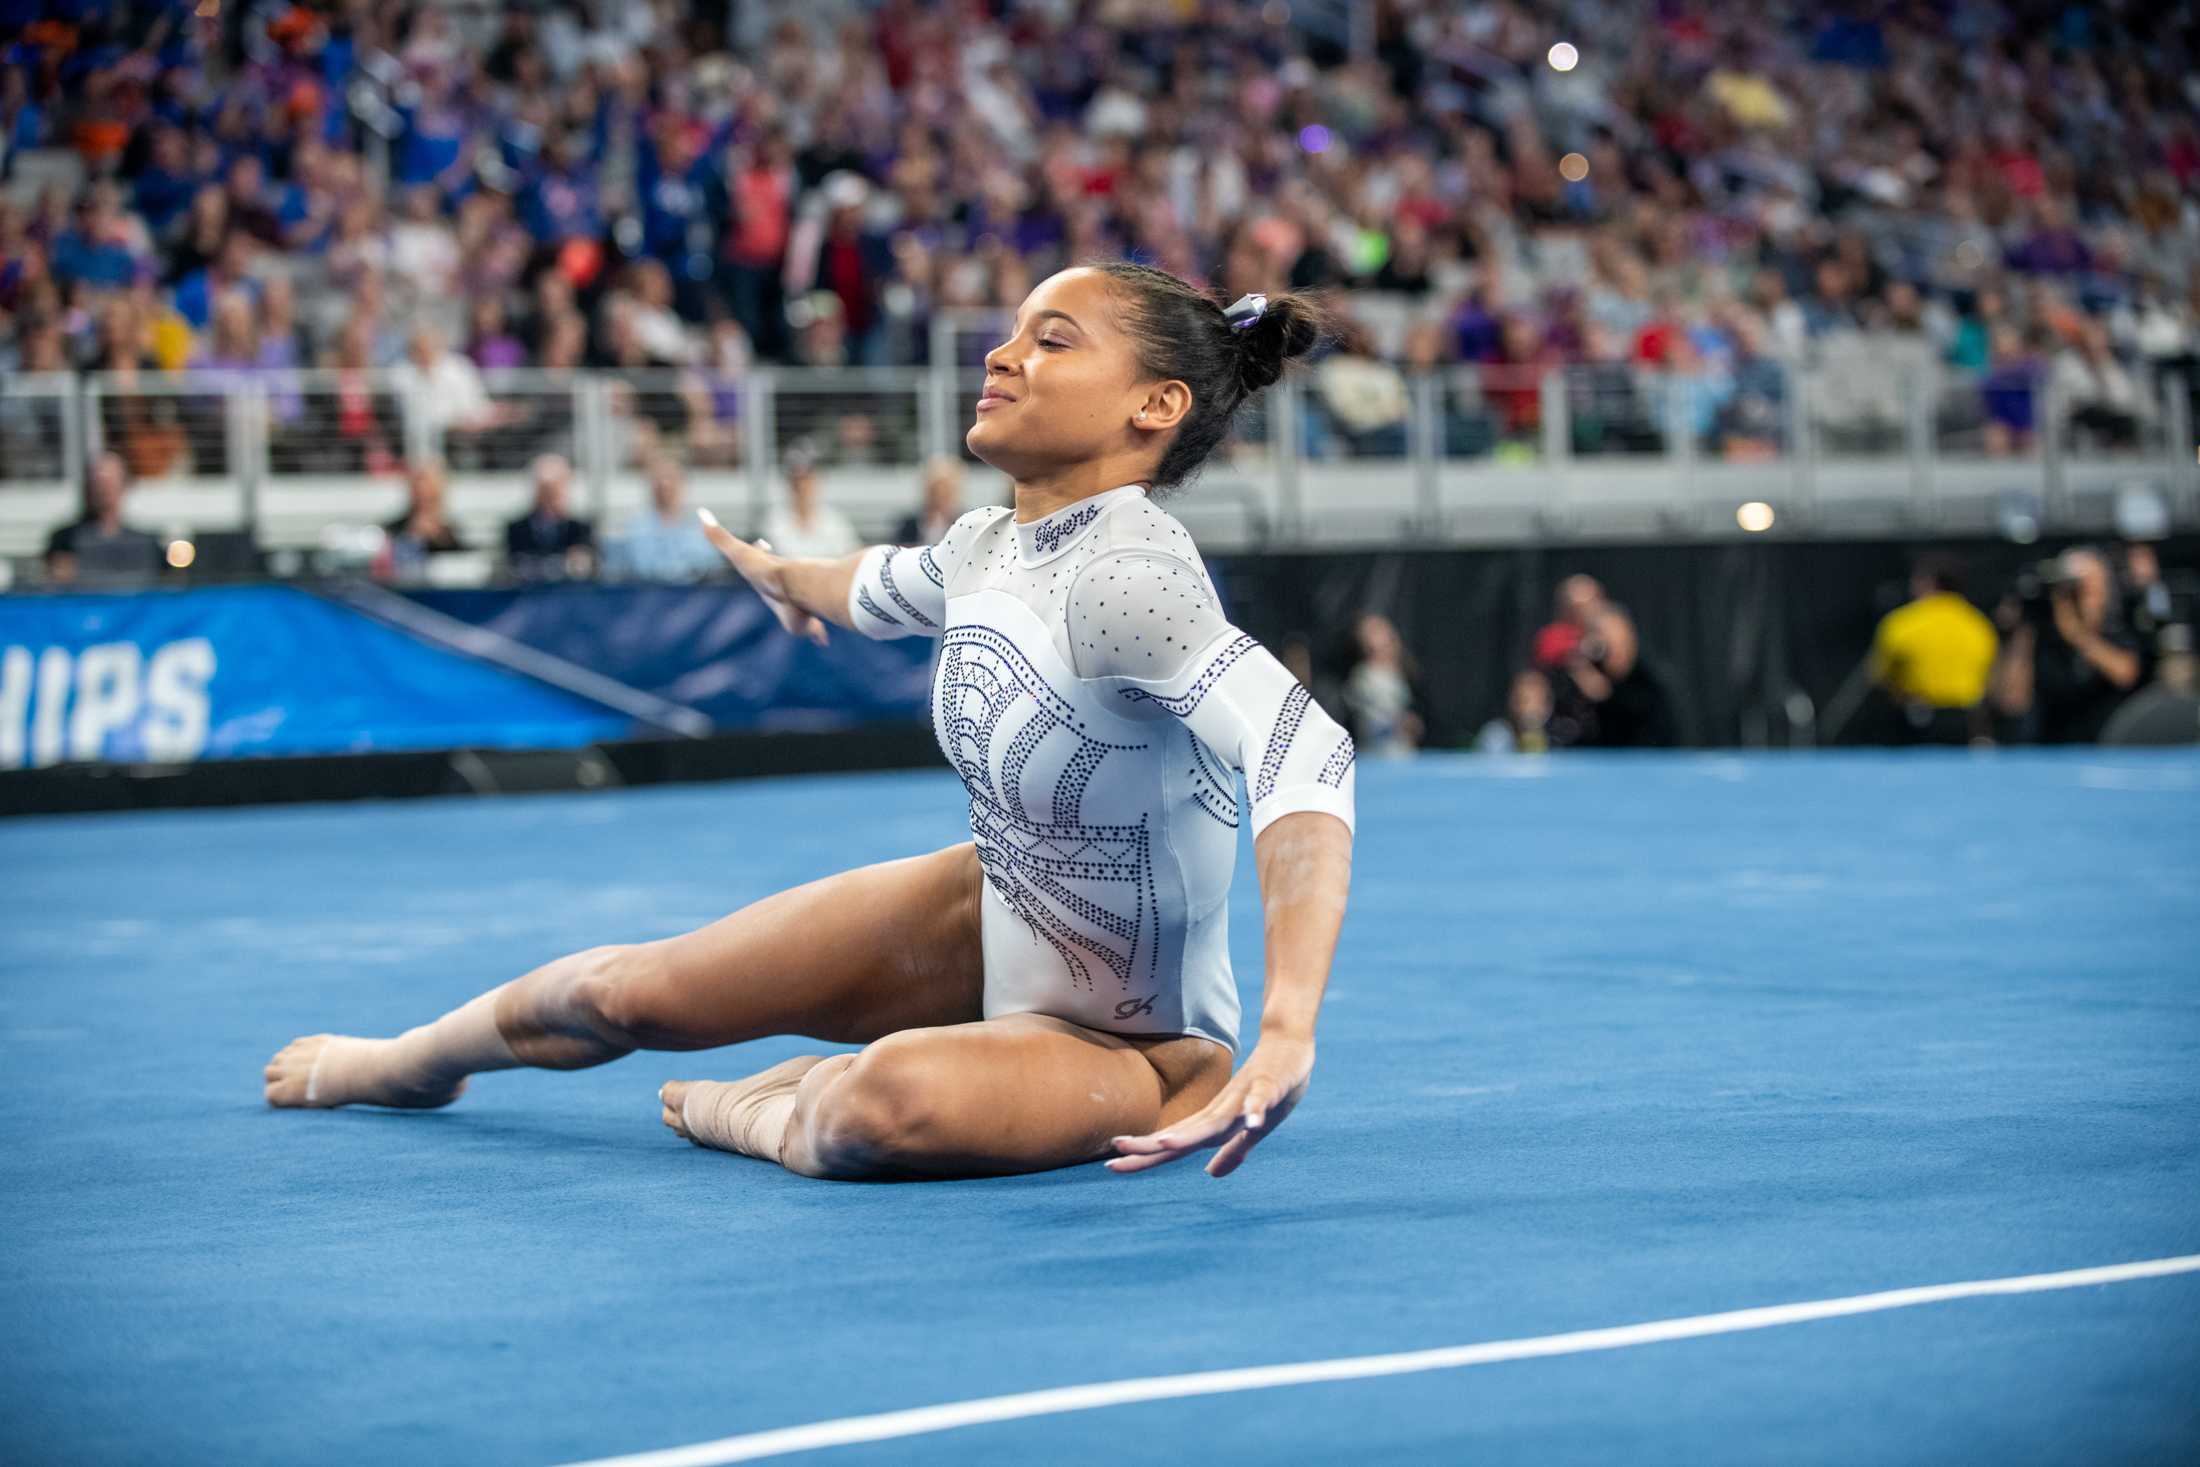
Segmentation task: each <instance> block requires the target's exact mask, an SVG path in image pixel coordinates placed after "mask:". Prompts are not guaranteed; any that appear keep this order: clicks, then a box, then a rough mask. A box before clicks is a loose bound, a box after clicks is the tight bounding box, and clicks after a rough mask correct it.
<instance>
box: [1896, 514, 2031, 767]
mask: <svg viewBox="0 0 2200 1467" xmlns="http://www.w3.org/2000/svg"><path fill="white" fill-rule="evenodd" d="M1999 648H2000V638H1998V637H1997V636H1995V634H1994V624H1993V623H1992V622H1991V621H1989V620H1988V619H1987V618H1986V616H1985V615H1984V613H1982V612H1980V611H1979V609H1978V608H1977V607H1975V606H1973V605H1972V604H1971V603H1970V602H1969V601H1967V600H1965V599H1964V596H1963V571H1962V567H1961V566H1960V565H1959V564H1958V563H1957V562H1956V561H1955V560H1953V559H1952V558H1950V557H1947V556H1938V555H1928V556H1923V557H1921V558H1920V559H1919V560H1918V562H1917V566H1916V568H1915V569H1914V570H1912V571H1911V572H1910V600H1909V602H1908V603H1907V604H1905V605H1903V606H1900V607H1897V608H1896V609H1895V610H1893V611H1890V612H1888V613H1887V615H1886V616H1885V617H1883V618H1882V619H1881V620H1880V623H1879V630H1878V632H1877V633H1876V634H1875V635H1874V636H1873V638H1872V651H1871V674H1872V681H1873V682H1874V683H1875V684H1877V686H1878V689H1879V692H1880V695H1881V697H1882V698H1883V699H1884V700H1885V705H1884V708H1885V712H1886V714H1887V715H1889V716H1887V717H1884V718H1882V719H1881V720H1880V722H1881V723H1882V725H1883V731H1884V734H1885V737H1886V738H1887V739H1888V741H1890V742H1895V743H1904V744H1966V743H1970V742H1972V741H1974V740H1976V739H1980V738H1983V737H1985V736H1986V733H1987V729H1986V725H1985V721H1984V717H1983V714H1984V708H1983V704H1984V701H1985V698H1986V684H1987V678H1988V676H1989V675H1990V674H1991V673H1992V671H1993V667H1994V656H1995V653H1996V652H1997V651H1998V650H1999Z"/></svg>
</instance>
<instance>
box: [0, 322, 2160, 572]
mask: <svg viewBox="0 0 2200 1467" xmlns="http://www.w3.org/2000/svg"><path fill="white" fill-rule="evenodd" d="M1003 324H1004V322H1003V318H1002V317H1000V316H999V315H997V314H994V313H977V314H971V315H960V316H946V315H943V316H941V317H940V318H938V319H936V320H935V321H934V322H933V325H932V337H931V343H930V344H931V347H932V356H933V360H934V362H935V363H936V365H935V366H932V367H906V368H848V369H839V370H808V369H796V368H773V369H756V370H751V371H747V372H742V373H719V372H711V371H703V370H648V371H590V372H569V373H555V372H538V371H507V372H488V373H482V374H478V376H474V375H473V374H470V373H465V372H461V373H460V374H459V378H460V380H462V381H463V380H467V379H469V378H470V379H471V381H472V382H473V383H475V384H478V385H477V386H469V387H468V388H467V390H465V391H462V392H453V391H451V390H449V388H448V383H447V381H446V379H444V378H441V377H434V378H429V379H425V380H424V379H423V378H422V376H421V374H419V373H417V372H415V371H413V370H411V369H410V368H407V367H399V368H395V369H382V370H358V371H340V370H317V371H297V372H274V371H268V372H257V371H244V370H214V371H200V372H182V373H153V372H135V373H89V374H85V375H82V376H75V375H70V374H45V375H32V374H22V375H16V376H12V377H8V378H5V379H0V554H7V555H24V554H28V553H30V552H32V551H33V550H35V549H36V548H37V546H38V545H39V544H41V543H43V538H44V535H45V534H46V533H47V532H48V531H50V530H51V528H52V527H53V526H54V525H56V524H58V523H60V522H61V521H63V520H64V519H66V518H68V517H69V516H70V514H72V513H73V511H74V508H75V503H76V488H75V486H76V485H78V484H79V483H80V482H81V479H82V475H83V470H84V466H85V465H86V463H88V462H89V460H90V458H91V456H92V455H94V454H97V453H99V452H102V451H105V450H109V449H112V450H113V451H115V452H116V453H119V454H120V455H121V456H122V457H123V459H124V460H125V461H126V463H127V464H128V465H129V468H130V470H131V473H132V475H133V477H134V479H135V480H136V482H137V484H138V489H137V491H136V493H135V496H134V500H133V504H134V507H135V509H136V511H137V512H138V513H139V514H140V516H141V517H142V518H143V519H144V520H145V522H146V523H147V525H148V527H152V526H153V525H156V524H158V525H174V526H178V527H184V526H189V527H196V528H202V529H214V528H227V529H238V530H248V531H251V532H252V533H253V534H254V535H255V537H256V538H257V539H258V541H259V543H261V544H263V545H265V546H268V547H270V548H277V547H282V546H310V545H312V544H314V543H316V542H317V541H318V540H319V539H320V538H321V537H322V536H323V534H324V532H325V531H326V529H327V527H328V526H329V525H331V524H342V523H380V522H382V521H383V520H386V519H388V518H389V517H390V516H392V515H394V514H395V513H396V512H397V509H398V507H399V505H400V504H401V502H402V497H403V489H402V476H401V470H402V468H403V465H404V464H405V462H406V461H407V460H410V459H415V458H419V457H421V456H423V455H435V456H438V457H440V458H442V459H443V460H444V461H445V463H446V464H447V465H448V468H449V472H450V481H451V486H452V488H451V501H452V508H453V511H454V514H455V516H456V517H457V518H459V519H460V520H461V521H470V522H472V523H473V524H475V525H478V526H480V527H482V528H485V529H493V528H494V522H495V521H499V520H501V519H503V518H506V517H509V516H510V515H512V514H515V513H517V512H518V510H519V508H520V506H521V505H523V504H524V503H525V498H526V472H527V468H528V464H529V462H530V460H532V459H533V458H534V457H535V456H536V455H537V454H541V453H558V454H562V455H564V456H565V457H567V458H568V459H569V460H570V461H571V462H572V464H573V466H574V469H575V473H576V476H577V479H578V483H579V485H580V494H579V496H578V501H579V505H580V508H581V510H582V511H583V512H584V513H589V514H593V515H596V516H599V517H601V516H618V515H621V514H623V513H627V512H630V511H633V510H635V509H638V508H639V506H640V505H641V504H642V503H643V502H644V496H645V492H646V491H645V489H644V483H645V475H646V471H647V469H648V467H649V465H650V463H651V461H652V459H653V457H654V456H655V455H657V454H660V453H662V454H667V455H670V456H671V457H673V458H674V459H676V460H678V461H679V462H681V463H682V464H684V465H685V466H686V467H687V470H688V474H689V479H690V483H691V485H692V489H693V494H694V497H695V498H696V499H697V501H698V502H700V503H704V504H708V505H710V506H711V507H712V508H713V509H715V510H716V511H717V512H719V513H720V515H721V516H722V517H726V518H728V519H729V521H732V522H736V523H747V524H752V525H753V524H754V523H755V522H756V521H757V520H759V519H760V518H761V517H762V515H763V513H764V512H765V510H766V509H767V508H768V507H769V506H770V504H771V503H772V502H773V499H774V497H775V496H776V495H777V494H778V493H779V492H780V490H779V482H780V477H779V466H780V464H781V463H782V462H783V459H784V457H785V455H786V454H787V452H788V451H789V450H790V449H791V448H793V447H794V445H795V444H797V443H798V442H799V443H801V444H803V445H804V446H805V447H806V448H807V449H808V451H809V452H810V453H811V454H812V455H813V456H814V458H815V459H816V461H817V462H818V463H819V464H820V466H821V467H822V469H823V471H824V482H825V486H826V494H827V497H828V499H829V500H830V501H832V502H833V503H835V504H836V505H837V506H838V507H839V508H841V509H842V510H843V511H844V512H846V513H848V514H849V515H850V516H851V518H853V519H854V520H855V521H856V523H857V525H858V528H859V529H861V530H863V531H864V532H865V533H866V534H878V535H883V534H885V533H887V532H888V530H889V529H890V528H891V527H892V525H893V524H894V523H895V522H896V521H897V520H898V519H899V518H900V517H901V516H903V515H904V514H906V513H908V512H909V511H910V510H911V509H912V508H913V507H914V503H915V499H916V489H917V473H918V471H919V469H920V467H921V465H922V464H923V463H924V461H925V460H926V459H927V458H928V457H930V456H932V455H935V454H948V455H959V456H961V457H962V458H963V459H965V461H966V462H969V463H971V464H972V465H973V466H974V467H977V466H976V461H975V459H974V458H972V456H971V455H970V454H969V453H968V450H967V449H966V448H965V447H964V446H963V442H962V437H963V433H964V431H965V429H966V428H967V425H968V424H969V423H970V422H971V420H972V416H973V406H974V403H975V401H976V398H977V395H978V392H979V390H980V386H981V383H982V378H983V370H982V366H981V363H982V361H983V357H984V353H985V351H986V349H987V348H989V347H990V346H991V345H992V344H993V343H994V342H995V341H996V340H997V339H998V334H999V332H1000V331H1001V330H1002V327H1003ZM2058 380H2059V379H2058V378H2057V377H2056V376H2055V375H2053V374H2049V373H2046V372H2043V371H2038V370H2019V369H2011V368H2003V369H1998V370H1996V371H1993V372H1989V373H1986V374H1979V375H1965V374H1961V373H1957V372H1954V371H1951V370H1949V369H1946V368H1944V367H1941V366H1940V365H1939V364H1937V363H1934V362H1931V361H1923V360H1906V361H1905V360H1884V359H1879V358H1874V357H1872V356H1870V355H1869V354H1854V353H1852V354H1850V355H1847V356H1840V357H1832V358H1829V359H1827V360H1825V361H1822V362H1820V363H1818V364H1815V365H1813V366H1811V367H1809V368H1798V367H1795V366H1791V365H1787V364H1783V363H1778V362H1773V361H1769V360H1759V361H1754V362H1748V363H1744V364H1741V365H1739V366H1732V367H1727V368H1722V369H1721V370H1719V371H1716V372H1701V373H1671V372H1657V371H1648V370H1644V369H1641V368H1638V367H1636V366H1633V365H1630V364H1625V363H1609V364H1595V365H1588V366H1562V367H1548V368H1545V367H1506V366H1479V367H1476V366H1466V367H1448V368H1443V369H1439V370H1436V371H1430V372H1424V373H1415V372H1409V371H1405V370H1402V369H1400V368H1397V367H1395V366H1391V365H1388V364H1386V363H1382V362H1378V361H1374V360H1372V359H1353V358H1343V357H1331V358H1328V359H1327V360H1325V361H1323V362H1321V363H1319V364H1317V365H1316V366H1315V367H1314V368H1313V369H1312V370H1310V371H1308V372H1306V373H1304V374H1301V375H1297V376H1294V377H1293V378H1291V379H1287V380H1286V381H1285V382H1284V383H1282V384H1280V385H1279V386H1278V387H1277V388H1276V389H1275V390H1274V391H1272V392H1271V393H1269V394H1268V395H1267V396H1265V397H1264V398H1263V399H1261V400H1260V401H1259V402H1257V403H1255V404H1253V405H1252V406H1251V407H1249V408H1248V409H1247V410H1246V411H1245V412H1244V413H1243V414H1242V415H1241V417H1240V419H1239V421H1238V423H1237V425H1236V429H1235V431H1234V433H1233V435H1232V437H1231V439H1230V440H1229V441H1228V442H1227V443H1226V444H1225V445H1224V447H1223V449H1222V450H1221V451H1220V452H1219V453H1218V454H1217V456H1216V458H1215V460H1214V461H1213V462H1212V463H1211V464H1210V465H1209V467H1208V469H1207V471H1206V474H1205V476H1204V478H1203V481H1202V485H1201V488H1200V490H1199V491H1198V492H1196V493H1193V494H1190V495H1186V496H1184V497H1183V498H1182V499H1180V500H1179V501H1177V504H1176V509H1177V512H1178V513H1179V514H1181V515H1182V516H1183V517H1184V518H1185V519H1186V520H1187V521H1188V522H1190V523H1191V524H1192V526H1193V529H1194V531H1195V533H1199V534H1201V535H1202V537H1203V538H1211V539H1212V540H1213V541H1214V542H1215V543H1216V544H1218V545H1220V546H1239V545H1250V544H1299V543H1336V542H1339V541H1351V542H1362V543H1473V542H1478V541H1479V542H1487V541H1502V540H1507V539H1517V538H1525V537H1550V536H1566V535H1573V534H1598V535H1613V534H1619V535H1624V534H1632V533H1654V534H1677V535H1711V534H1731V533H1735V532H1736V522H1735V510H1736V507H1737V506H1739V505H1741V504H1743V503H1745V502H1749V501H1762V502H1764V503H1766V504H1768V505H1770V506H1772V508H1773V509H1774V510H1775V511H1776V518H1777V522H1778V523H1779V525H1780V528H1781V529H1782V530H1783V531H1799V532H1803V533H1880V532H1895V533H1903V532H1914V533H1922V534H1936V533H1956V532H1963V531H1966V530H1990V529H1992V528H1993V527H1994V525H1995V524H1996V522H1997V517H2002V516H2005V515H2006V513H2007V510H2008V506H2009V504H2010V503H2011V502H2012V501H2013V500H2021V501H2023V502H2024V503H2025V504H2026V505H2028V506H2029V507H2030V508H2029V510H2028V513H2029V514H2030V515H2031V518H2032V520H2033V521H2034V522H2035V523H2036V524H2037V525H2038V527H2039V528H2040V529H2041V530H2043V531H2049V532H2052V531H2057V530H2064V529H2069V530H2085V531H2091V530H2094V529H2097V528H2100V527H2101V525H2102V524H2103V523H2105V517H2106V516H2107V515H2108V513H2109V508H2110V506H2111V505H2112V502H2113V501H2114V500H2115V499H2116V497H2117V496H2119V495H2126V496H2128V495H2129V494H2131V493H2134V492H2141V493H2152V494H2154V495H2157V496H2158V497H2159V498H2160V500H2161V502H2162V504H2163V505H2164V506H2165V507H2166V508H2167V509H2168V510H2169V512H2170V515H2171V518H2172V520H2173V521H2174V522H2178V523H2194V522H2200V462H2196V459H2195V452H2194V448H2195V445H2194V438H2193V413H2192V399H2191V396H2190V393H2189V391H2188V385H2187V383H2186V382H2185V381H2184V380H2183V379H2182V378H2180V377H2177V376H2173V375H2168V374H2164V375H2162V376H2161V377H2159V378H2158V379H2156V380H2152V381H2148V382H2146V383H2144V384H2143V387H2142V388H2141V390H2140V391H2139V393H2138V395H2137V398H2136V400H2132V399H2131V398H2129V397H2126V398H2125V399H2124V400H2122V401H2121V402H2120V403H2109V402H2098V401H2078V402H2072V401H2066V400H2065V396H2066V394H2065V393H2064V392H2063V391H2062V390H2061V389H2060V388H2058V386H2057V382H2058ZM998 487H999V486H998V485H993V486H990V487H988V488H985V489H981V490H979V491H977V492H976V493H975V494H974V495H973V497H974V498H976V497H996V495H995V493H994V491H995V490H997V489H998Z"/></svg>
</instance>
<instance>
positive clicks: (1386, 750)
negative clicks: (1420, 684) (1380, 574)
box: [1344, 611, 1424, 758]
mask: <svg viewBox="0 0 2200 1467" xmlns="http://www.w3.org/2000/svg"><path fill="white" fill-rule="evenodd" d="M1352 635H1353V641H1354V643H1355V645H1356V647H1357V649H1358V653H1359V656H1358V659H1357V660H1356V661H1355V662H1354V663H1353V667H1352V671H1351V673H1350V674H1348V675H1347V676H1346V678H1345V682H1344V704H1345V708H1346V710H1347V711H1348V713H1349V714H1350V717H1351V720H1352V738H1353V741H1354V742H1355V743H1357V744H1358V745H1359V747H1360V752H1361V753H1363V754H1367V755H1370V756H1374V757H1378V758H1379V757H1386V756H1392V755H1399V754H1410V753H1412V752H1413V751H1414V750H1415V749H1417V748H1419V747H1420V744H1421V735H1422V733H1423V732H1424V727H1423V724H1422V722H1421V715H1420V714H1418V713H1416V712H1415V711H1414V708H1413V705H1414V692H1413V663H1412V658H1411V657H1410V656H1409V655H1408V654H1407V652H1406V649H1405V643H1404V641H1403V640H1402V639H1401V638H1400V637H1399V636H1398V629H1397V628H1396V627H1395V626H1393V625H1391V622H1390V618H1388V617H1386V616H1382V615H1380V614H1379V613H1376V612H1373V611H1366V612H1362V613H1361V614H1360V619H1359V620H1358V621H1357V622H1355V623H1353V628H1352Z"/></svg>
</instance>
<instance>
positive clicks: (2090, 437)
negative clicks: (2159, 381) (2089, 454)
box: [2048, 321, 2146, 448]
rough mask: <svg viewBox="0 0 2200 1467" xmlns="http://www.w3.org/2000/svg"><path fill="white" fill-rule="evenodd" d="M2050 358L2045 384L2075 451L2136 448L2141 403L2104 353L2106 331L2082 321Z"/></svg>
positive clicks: (2132, 383) (2131, 382)
mask: <svg viewBox="0 0 2200 1467" xmlns="http://www.w3.org/2000/svg"><path fill="white" fill-rule="evenodd" d="M2071 331H2072V337H2073V339H2072V340H2071V341H2070V343H2069V344H2068V345H2067V346H2065V347H2064V348H2063V349H2062V350H2061V351H2060V352H2058V353H2057V354H2056V356H2055V363H2054V366H2053V368H2052V369H2051V370H2050V372H2049V374H2048V383H2049V386H2050V387H2051V389H2052V390H2053V392H2054V395H2055V400H2056V402H2057V403H2058V404H2059V405H2060V407H2061V409H2062V412H2063V414H2064V419H2065V421H2066V422H2067V423H2068V424H2069V427H2070V430H2071V436H2072V438H2073V439H2074V440H2075V441H2076V443H2075V446H2077V447H2079V448H2085V447H2088V446H2098V447H2101V448H2137V447H2138V446H2139V421H2140V418H2141V416H2142V415H2143V413H2144V410H2145V407H2146V400H2145V398H2144V397H2143V396H2142V395H2141V393H2140V391H2139V384H2138V382H2137V380H2136V379H2135V378H2133V377H2132V375H2131V373H2130V372H2129V371H2127V370H2126V369H2125V368H2124V365H2123V363H2121V362H2119V361H2117V360H2116V357H2115V354H2114V353H2113V352H2111V351H2110V350H2109V345H2108V327H2107V326H2105V325H2103V324H2102V323H2101V322H2099V321H2081V322H2077V323H2075V324H2074V325H2073V326H2072V328H2071Z"/></svg>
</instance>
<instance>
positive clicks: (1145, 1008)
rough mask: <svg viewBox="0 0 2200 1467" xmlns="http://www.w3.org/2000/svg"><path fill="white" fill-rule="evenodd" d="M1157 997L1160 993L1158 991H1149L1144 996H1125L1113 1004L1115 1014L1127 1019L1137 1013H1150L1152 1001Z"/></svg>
mask: <svg viewBox="0 0 2200 1467" xmlns="http://www.w3.org/2000/svg"><path fill="white" fill-rule="evenodd" d="M1159 997H1161V995H1160V994H1158V993H1149V994H1147V995H1146V996H1145V997H1144V998H1126V999H1124V1000H1123V1001H1122V1002H1121V1003H1119V1004H1117V1005H1116V1006H1115V1016H1116V1017H1117V1018H1118V1019H1129V1018H1134V1017H1136V1016H1137V1015H1139V1014H1151V1013H1152V1012H1153V1001H1154V1000H1155V999H1157V998H1159Z"/></svg>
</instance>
